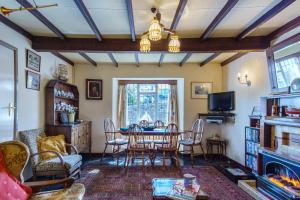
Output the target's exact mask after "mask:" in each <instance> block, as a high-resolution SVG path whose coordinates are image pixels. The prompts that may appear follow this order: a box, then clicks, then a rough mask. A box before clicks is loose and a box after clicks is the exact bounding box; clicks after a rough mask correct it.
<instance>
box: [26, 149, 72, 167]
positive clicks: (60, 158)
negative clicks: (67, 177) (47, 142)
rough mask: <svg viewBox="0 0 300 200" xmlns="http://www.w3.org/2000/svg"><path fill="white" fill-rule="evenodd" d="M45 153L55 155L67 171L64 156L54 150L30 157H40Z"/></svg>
mask: <svg viewBox="0 0 300 200" xmlns="http://www.w3.org/2000/svg"><path fill="white" fill-rule="evenodd" d="M44 153H53V154H55V155H56V156H57V157H58V159H59V160H60V164H61V165H62V166H63V167H64V168H65V169H66V167H65V161H64V159H63V157H62V155H61V154H60V153H58V152H56V151H52V150H48V151H42V152H38V153H35V154H32V155H30V157H34V156H38V155H40V154H44ZM66 170H67V169H66Z"/></svg>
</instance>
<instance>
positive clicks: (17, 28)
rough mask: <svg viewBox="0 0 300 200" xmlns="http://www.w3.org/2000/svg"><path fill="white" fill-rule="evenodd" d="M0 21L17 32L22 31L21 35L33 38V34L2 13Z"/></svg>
mask: <svg viewBox="0 0 300 200" xmlns="http://www.w3.org/2000/svg"><path fill="white" fill-rule="evenodd" d="M0 21H1V22H2V23H3V24H5V25H6V26H8V27H10V28H11V29H13V30H15V31H16V32H18V33H20V34H21V35H23V36H25V37H27V38H28V39H29V40H32V38H33V35H31V33H29V32H28V31H26V30H25V29H23V28H22V27H21V26H19V25H17V24H15V23H14V22H12V21H10V20H9V19H8V18H7V17H4V16H3V15H1V14H0Z"/></svg>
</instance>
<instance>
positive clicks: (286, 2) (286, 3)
mask: <svg viewBox="0 0 300 200" xmlns="http://www.w3.org/2000/svg"><path fill="white" fill-rule="evenodd" d="M295 1H296V0H282V1H281V2H279V3H278V4H276V5H275V6H274V7H273V8H272V9H271V10H269V11H268V12H266V13H265V14H263V15H262V16H261V17H260V18H258V19H257V20H256V21H255V22H253V23H252V24H250V25H249V26H248V27H247V28H246V29H245V30H244V31H242V32H241V33H240V34H239V35H238V36H237V39H238V40H241V39H243V38H245V37H246V36H247V35H249V34H250V33H251V32H252V31H254V30H255V29H256V28H257V27H259V26H260V25H262V24H263V23H265V22H266V21H268V20H270V19H271V18H272V17H274V16H275V15H277V14H278V13H280V12H281V11H282V10H284V9H285V8H286V7H288V6H289V5H291V4H292V3H294V2H295Z"/></svg>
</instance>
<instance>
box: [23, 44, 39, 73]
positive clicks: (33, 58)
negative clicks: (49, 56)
mask: <svg viewBox="0 0 300 200" xmlns="http://www.w3.org/2000/svg"><path fill="white" fill-rule="evenodd" d="M26 67H27V68H28V69H32V70H34V71H36V72H40V67H41V56H39V55H37V54H36V53H34V52H32V51H30V50H29V49H26Z"/></svg>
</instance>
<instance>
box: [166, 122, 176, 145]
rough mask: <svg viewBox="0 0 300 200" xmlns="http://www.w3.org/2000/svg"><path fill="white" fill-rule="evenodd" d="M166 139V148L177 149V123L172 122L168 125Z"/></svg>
mask: <svg viewBox="0 0 300 200" xmlns="http://www.w3.org/2000/svg"><path fill="white" fill-rule="evenodd" d="M164 141H167V143H166V144H163V147H164V148H169V149H177V143H178V127H177V125H176V124H175V123H170V124H168V126H167V127H166V129H165V135H164Z"/></svg>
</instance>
